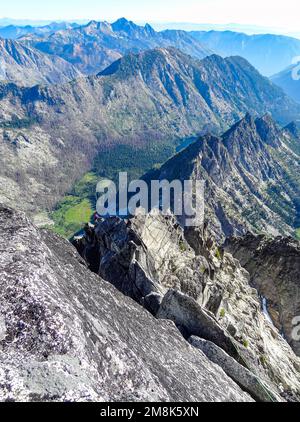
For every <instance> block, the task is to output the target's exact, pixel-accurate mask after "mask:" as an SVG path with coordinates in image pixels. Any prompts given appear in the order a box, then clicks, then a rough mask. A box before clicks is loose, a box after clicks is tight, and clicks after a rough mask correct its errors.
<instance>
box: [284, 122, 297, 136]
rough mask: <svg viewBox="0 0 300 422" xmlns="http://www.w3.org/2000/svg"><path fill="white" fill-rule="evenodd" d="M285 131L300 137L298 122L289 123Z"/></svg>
mask: <svg viewBox="0 0 300 422" xmlns="http://www.w3.org/2000/svg"><path fill="white" fill-rule="evenodd" d="M284 131H285V132H288V133H289V134H290V135H292V136H293V137H294V138H300V129H299V127H298V125H297V123H296V122H291V123H289V124H288V125H287V126H286V127H285V128H284Z"/></svg>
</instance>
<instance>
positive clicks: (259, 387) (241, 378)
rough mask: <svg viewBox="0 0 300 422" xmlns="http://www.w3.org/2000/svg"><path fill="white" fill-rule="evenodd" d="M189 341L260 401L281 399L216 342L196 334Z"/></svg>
mask: <svg viewBox="0 0 300 422" xmlns="http://www.w3.org/2000/svg"><path fill="white" fill-rule="evenodd" d="M189 343H190V344H191V345H192V346H194V347H196V348H197V349H199V350H201V351H202V352H203V353H204V354H205V355H206V356H207V357H208V359H209V360H211V361H212V362H214V363H216V364H217V365H219V366H221V368H222V369H223V370H224V371H225V372H226V374H227V375H228V376H229V377H230V378H232V379H234V381H235V382H236V383H237V384H239V385H241V386H242V388H243V389H244V390H246V391H249V393H250V394H251V395H252V396H254V397H255V398H256V399H257V400H258V401H264V402H273V401H275V402H276V401H280V398H279V397H278V396H277V395H276V394H274V392H272V391H270V389H269V388H268V387H267V386H266V385H264V384H263V383H262V381H261V380H260V379H259V378H258V377H257V376H255V375H254V374H253V373H252V372H250V371H249V370H248V369H247V368H245V367H244V366H242V365H241V364H239V363H238V362H237V361H236V360H235V359H233V358H232V357H231V356H229V355H228V354H227V353H226V352H225V351H224V350H223V349H221V348H220V347H218V346H217V345H216V344H215V343H212V342H211V341H207V340H204V339H203V338H199V337H196V336H192V337H190V338H189Z"/></svg>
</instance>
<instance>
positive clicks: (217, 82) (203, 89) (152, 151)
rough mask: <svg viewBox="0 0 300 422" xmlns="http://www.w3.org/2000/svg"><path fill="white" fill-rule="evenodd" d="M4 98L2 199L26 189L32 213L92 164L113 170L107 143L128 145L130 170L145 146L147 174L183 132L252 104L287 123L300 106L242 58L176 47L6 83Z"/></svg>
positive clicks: (216, 126)
mask: <svg viewBox="0 0 300 422" xmlns="http://www.w3.org/2000/svg"><path fill="white" fill-rule="evenodd" d="M0 100H1V101H0V126H1V142H0V146H1V154H0V157H1V161H2V163H1V194H2V195H1V197H2V198H10V199H9V201H10V203H12V204H16V203H17V202H18V198H19V195H20V189H21V190H23V191H24V193H23V202H22V206H23V207H24V209H26V210H27V211H30V212H35V211H36V210H37V209H40V208H45V206H46V208H48V209H51V207H53V205H54V204H55V203H56V202H57V200H58V199H59V198H60V197H61V196H62V195H63V194H64V193H65V192H66V191H67V190H68V189H69V188H70V187H71V186H72V184H73V183H74V181H75V180H77V179H78V178H79V177H80V176H81V175H83V174H84V172H85V171H88V170H89V169H91V168H93V166H94V168H95V170H96V172H97V173H98V174H103V175H104V176H105V170H106V171H108V170H109V169H108V168H107V167H106V166H105V163H103V161H101V157H102V155H103V154H107V152H109V151H113V152H114V153H116V155H118V151H121V150H122V148H125V147H126V151H127V152H126V154H124V156H123V161H122V162H121V163H120V167H121V168H124V169H126V168H127V167H128V166H130V165H131V163H132V154H133V151H136V150H138V151H140V153H139V155H140V160H141V155H142V154H146V158H145V162H142V160H141V161H140V164H139V165H140V168H139V172H140V175H142V174H143V172H145V171H146V170H147V169H150V168H151V166H153V165H154V164H156V163H162V162H164V161H165V160H166V159H167V158H168V157H169V156H170V155H172V153H173V152H175V148H176V147H177V146H178V145H179V144H180V143H181V142H182V140H184V139H187V138H190V137H195V136H198V135H199V134H201V133H203V131H204V132H207V131H210V132H213V133H216V132H219V133H221V132H222V131H224V130H225V129H227V128H228V127H230V126H231V125H232V124H233V123H235V122H236V121H238V120H239V119H240V118H242V117H243V115H244V114H245V113H246V112H247V111H248V110H250V112H251V113H253V114H254V115H262V114H264V113H266V112H268V111H269V112H271V113H272V115H273V117H274V118H275V119H276V120H278V121H279V122H281V123H283V124H287V123H288V122H290V121H292V120H295V119H297V118H298V117H299V114H300V106H299V105H298V104H297V103H294V102H293V101H292V100H290V99H289V98H288V97H287V96H285V94H284V93H283V91H281V89H280V88H277V87H276V86H275V85H273V84H272V83H271V82H270V81H269V80H268V79H266V78H264V77H262V76H261V75H260V74H259V73H258V72H257V71H256V70H255V69H254V68H253V67H252V66H251V65H250V64H249V63H248V62H247V61H245V60H244V59H242V58H239V57H235V58H227V59H222V58H221V57H219V56H214V55H213V56H210V57H208V58H205V59H203V60H202V61H198V60H195V59H194V58H192V57H189V56H187V55H185V54H183V53H181V52H180V51H178V50H176V49H157V50H150V51H149V50H148V51H146V52H142V53H139V54H136V55H135V54H130V55H128V56H125V57H124V58H122V59H120V60H118V61H116V62H115V63H114V64H113V65H111V66H110V67H108V68H107V69H106V70H105V71H103V72H102V73H100V74H99V75H98V76H93V77H87V78H80V79H77V80H74V81H72V82H70V83H67V84H64V85H51V86H49V87H41V86H36V87H33V88H20V87H18V86H16V85H14V84H2V85H0ZM116 148H117V150H116ZM120 148H121V149H120ZM121 156H122V153H121ZM99 159H100V161H99ZM95 160H96V161H95ZM106 165H107V163H106ZM103 171H104V172H103ZM25 186H26V188H25Z"/></svg>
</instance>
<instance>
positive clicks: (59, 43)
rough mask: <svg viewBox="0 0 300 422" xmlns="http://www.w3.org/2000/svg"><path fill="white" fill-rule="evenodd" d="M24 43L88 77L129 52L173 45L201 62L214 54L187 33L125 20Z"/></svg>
mask: <svg viewBox="0 0 300 422" xmlns="http://www.w3.org/2000/svg"><path fill="white" fill-rule="evenodd" d="M21 41H22V42H25V43H26V44H27V45H30V46H32V47H35V48H37V49H39V50H41V51H42V52H45V53H47V54H54V55H57V56H60V57H61V58H63V59H64V60H67V61H68V62H70V63H72V64H73V65H74V66H76V67H77V68H78V69H79V70H80V71H81V72H82V73H85V74H96V73H98V72H100V71H101V70H103V69H104V68H105V67H106V66H108V65H110V64H111V63H112V62H114V61H115V60H116V59H118V58H120V57H121V56H123V55H124V54H126V53H128V52H138V51H140V50H146V49H153V48H156V47H170V46H173V47H176V48H179V49H181V50H182V51H183V52H184V53H186V54H191V55H192V56H194V57H196V58H198V59H202V58H203V57H205V56H208V55H210V54H212V51H211V50H210V49H208V48H206V47H205V46H203V45H202V44H201V43H200V42H199V41H197V40H195V38H193V37H192V36H191V35H189V34H188V33H187V32H185V31H175V30H173V31H172V30H170V31H168V30H166V31H162V32H156V31H155V30H154V29H153V28H152V27H151V26H150V25H148V24H147V25H145V26H144V27H142V26H138V25H136V24H135V23H133V22H131V21H128V20H127V19H125V18H122V19H119V20H117V21H116V22H114V23H113V24H110V23H108V22H96V21H91V22H89V23H88V24H87V25H84V26H81V27H78V28H72V29H66V30H62V31H57V32H55V33H53V34H50V35H37V34H31V35H28V36H26V37H23V38H21Z"/></svg>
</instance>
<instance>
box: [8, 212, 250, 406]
mask: <svg viewBox="0 0 300 422" xmlns="http://www.w3.org/2000/svg"><path fill="white" fill-rule="evenodd" d="M0 238H1V243H0V274H1V277H0V401H182V402H185V401H192V402H196V401H197V402H198V401H252V399H251V397H250V396H249V395H248V394H246V393H244V392H243V391H242V390H241V389H240V387H238V386H237V384H235V383H234V382H233V381H232V380H231V379H230V378H229V377H227V375H226V374H225V373H224V372H223V371H222V370H221V369H220V368H219V367H218V366H216V365H214V364H212V363H211V362H210V361H209V360H208V359H207V358H206V356H205V355H204V354H199V352H198V351H197V350H195V349H194V348H192V347H191V346H190V345H189V344H188V343H187V342H186V341H185V340H184V339H183V337H182V336H181V335H180V333H179V332H178V330H176V328H175V327H174V325H173V323H171V322H169V321H159V320H156V319H155V318H153V317H152V316H151V314H150V313H148V312H147V311H145V310H143V308H142V307H141V306H139V305H138V304H136V303H135V302H134V301H132V300H131V299H129V298H127V297H125V296H124V295H123V294H121V293H120V292H118V290H116V289H115V288H114V287H113V286H112V285H111V284H110V283H107V282H105V281H103V280H102V279H101V278H100V277H99V276H97V275H95V274H92V273H91V272H90V271H89V270H88V269H87V268H86V265H85V263H84V261H83V260H82V259H81V258H80V257H79V256H78V254H77V252H76V250H75V249H74V248H73V247H72V245H70V244H69V243H68V242H67V241H65V240H63V239H61V238H60V237H59V236H56V235H54V234H52V233H50V232H47V231H39V230H38V229H36V228H35V227H34V226H33V225H32V224H31V223H29V221H28V220H27V218H26V217H25V216H24V215H23V214H21V213H18V212H14V211H13V210H11V209H9V208H5V207H2V206H0Z"/></svg>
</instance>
